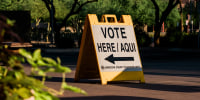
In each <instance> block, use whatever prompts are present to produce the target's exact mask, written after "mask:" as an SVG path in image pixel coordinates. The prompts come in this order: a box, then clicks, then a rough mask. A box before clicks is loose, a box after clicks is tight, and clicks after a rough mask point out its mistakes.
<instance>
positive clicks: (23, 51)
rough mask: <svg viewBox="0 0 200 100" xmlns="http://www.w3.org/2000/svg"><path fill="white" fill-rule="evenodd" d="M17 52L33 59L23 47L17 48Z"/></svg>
mask: <svg viewBox="0 0 200 100" xmlns="http://www.w3.org/2000/svg"><path fill="white" fill-rule="evenodd" d="M19 54H21V55H22V56H24V57H25V58H27V59H33V57H32V55H31V53H30V52H27V51H26V50H25V49H19Z"/></svg>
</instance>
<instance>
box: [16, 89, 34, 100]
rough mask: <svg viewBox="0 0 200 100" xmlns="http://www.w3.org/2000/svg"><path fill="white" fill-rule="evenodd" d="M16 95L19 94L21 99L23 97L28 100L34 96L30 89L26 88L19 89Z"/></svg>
mask: <svg viewBox="0 0 200 100" xmlns="http://www.w3.org/2000/svg"><path fill="white" fill-rule="evenodd" d="M16 93H17V94H18V95H19V96H20V97H22V98H23V99H27V98H29V97H31V96H32V94H31V92H30V89H28V88H24V87H22V88H19V89H18V90H16Z"/></svg>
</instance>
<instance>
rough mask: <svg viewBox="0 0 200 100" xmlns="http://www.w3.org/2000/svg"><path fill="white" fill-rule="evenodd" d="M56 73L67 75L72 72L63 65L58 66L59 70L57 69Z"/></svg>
mask: <svg viewBox="0 0 200 100" xmlns="http://www.w3.org/2000/svg"><path fill="white" fill-rule="evenodd" d="M56 72H65V73H69V72H71V69H70V68H68V67H66V66H61V65H58V66H57V68H56Z"/></svg>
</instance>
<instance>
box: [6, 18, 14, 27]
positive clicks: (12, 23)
mask: <svg viewBox="0 0 200 100" xmlns="http://www.w3.org/2000/svg"><path fill="white" fill-rule="evenodd" d="M6 23H7V24H8V25H10V26H14V24H15V20H10V19H8V18H7V19H6Z"/></svg>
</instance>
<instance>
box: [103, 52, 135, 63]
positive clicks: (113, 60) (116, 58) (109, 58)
mask: <svg viewBox="0 0 200 100" xmlns="http://www.w3.org/2000/svg"><path fill="white" fill-rule="evenodd" d="M105 60H107V61H109V62H111V63H113V64H115V61H134V57H114V56H113V54H111V55H110V56H108V57H106V58H105Z"/></svg>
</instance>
